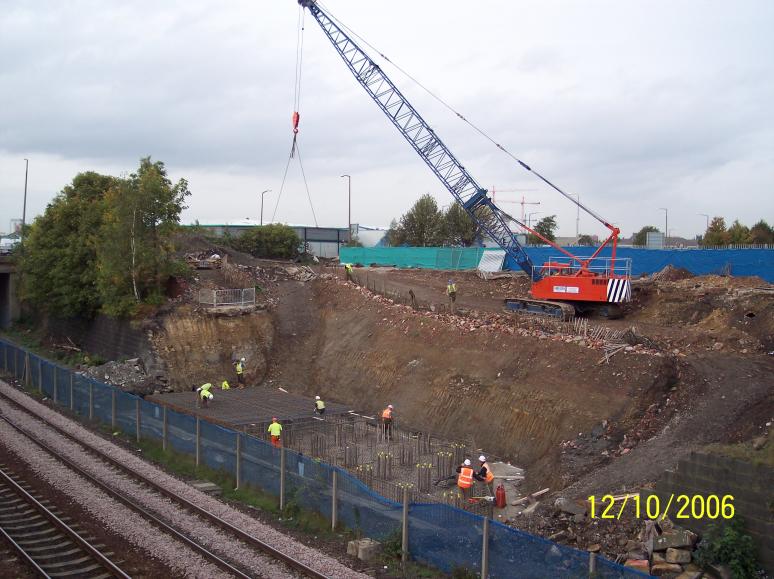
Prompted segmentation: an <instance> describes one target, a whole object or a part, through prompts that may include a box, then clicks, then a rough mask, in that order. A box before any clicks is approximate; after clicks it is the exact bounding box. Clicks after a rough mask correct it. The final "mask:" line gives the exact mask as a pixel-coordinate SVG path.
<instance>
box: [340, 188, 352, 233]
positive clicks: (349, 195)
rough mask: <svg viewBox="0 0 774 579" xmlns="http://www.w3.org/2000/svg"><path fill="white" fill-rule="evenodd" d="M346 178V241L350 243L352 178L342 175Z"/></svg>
mask: <svg viewBox="0 0 774 579" xmlns="http://www.w3.org/2000/svg"><path fill="white" fill-rule="evenodd" d="M341 177H342V178H344V177H346V178H347V241H348V242H349V241H352V177H350V176H349V175H342V176H341Z"/></svg>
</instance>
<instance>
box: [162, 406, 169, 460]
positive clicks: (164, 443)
mask: <svg viewBox="0 0 774 579" xmlns="http://www.w3.org/2000/svg"><path fill="white" fill-rule="evenodd" d="M161 408H162V419H161V449H162V450H164V451H166V450H167V441H168V439H169V431H168V427H167V407H166V406H162V407H161Z"/></svg>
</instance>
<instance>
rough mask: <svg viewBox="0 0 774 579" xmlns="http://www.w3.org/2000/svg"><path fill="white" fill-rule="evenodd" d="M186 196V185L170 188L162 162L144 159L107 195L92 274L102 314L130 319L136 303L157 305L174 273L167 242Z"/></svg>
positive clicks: (170, 251)
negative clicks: (94, 270)
mask: <svg viewBox="0 0 774 579" xmlns="http://www.w3.org/2000/svg"><path fill="white" fill-rule="evenodd" d="M188 195H190V193H189V191H188V183H187V182H186V180H185V179H181V180H180V181H178V182H177V183H176V184H174V185H173V184H172V182H171V181H170V180H169V178H168V177H167V171H166V168H165V167H164V163H162V162H161V161H156V162H152V161H151V159H150V157H145V158H143V159H141V160H140V167H139V169H138V170H137V172H136V173H133V174H132V175H130V177H129V178H128V179H122V180H121V181H120V182H119V183H117V184H116V185H114V186H113V187H111V188H110V189H109V190H108V192H107V194H106V196H105V199H106V202H107V211H106V213H105V216H104V220H103V224H102V228H101V243H100V245H99V251H98V257H99V269H98V274H97V287H98V289H99V292H100V294H101V296H102V303H103V305H102V309H103V311H104V312H105V313H107V314H108V315H111V316H125V315H130V314H132V313H133V312H134V311H135V308H136V306H137V305H138V304H139V303H141V302H142V301H146V300H150V302H151V303H157V302H158V301H159V296H161V295H162V294H163V284H164V283H165V282H166V280H167V279H168V277H169V275H170V273H171V272H172V271H173V269H174V268H173V266H172V262H173V259H172V252H173V249H174V248H173V246H172V243H171V237H172V235H173V234H174V233H175V231H176V229H177V226H178V224H179V223H180V213H181V212H182V211H183V209H185V208H186V207H185V205H184V202H185V198H186V197H187V196H188Z"/></svg>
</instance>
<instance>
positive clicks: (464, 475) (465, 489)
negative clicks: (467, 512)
mask: <svg viewBox="0 0 774 579" xmlns="http://www.w3.org/2000/svg"><path fill="white" fill-rule="evenodd" d="M457 472H458V473H459V476H458V477H457V486H458V487H459V488H460V490H461V491H462V496H463V498H465V499H468V498H470V489H471V488H472V487H473V474H474V473H473V467H472V466H470V459H469V458H466V459H465V461H464V462H463V463H462V464H461V465H459V466H458V467H457Z"/></svg>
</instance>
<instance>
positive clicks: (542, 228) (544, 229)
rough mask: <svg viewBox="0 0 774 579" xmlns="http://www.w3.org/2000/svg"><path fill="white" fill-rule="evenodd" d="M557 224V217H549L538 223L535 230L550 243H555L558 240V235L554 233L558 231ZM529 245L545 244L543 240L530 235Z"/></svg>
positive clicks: (528, 238) (528, 237)
mask: <svg viewBox="0 0 774 579" xmlns="http://www.w3.org/2000/svg"><path fill="white" fill-rule="evenodd" d="M556 228H557V223H556V215H549V216H547V217H543V219H541V220H540V221H538V223H537V225H535V227H534V230H535V231H536V232H538V233H539V234H540V235H542V236H543V237H544V238H545V239H548V240H549V241H554V240H555V239H556V235H555V234H554V231H556ZM527 243H529V244H531V245H540V244H542V243H545V242H544V241H543V240H542V239H540V238H539V237H538V236H537V235H533V234H532V233H530V234H529V235H528V236H527Z"/></svg>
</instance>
